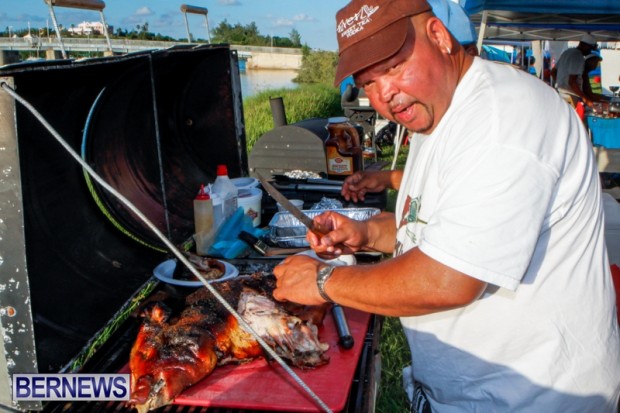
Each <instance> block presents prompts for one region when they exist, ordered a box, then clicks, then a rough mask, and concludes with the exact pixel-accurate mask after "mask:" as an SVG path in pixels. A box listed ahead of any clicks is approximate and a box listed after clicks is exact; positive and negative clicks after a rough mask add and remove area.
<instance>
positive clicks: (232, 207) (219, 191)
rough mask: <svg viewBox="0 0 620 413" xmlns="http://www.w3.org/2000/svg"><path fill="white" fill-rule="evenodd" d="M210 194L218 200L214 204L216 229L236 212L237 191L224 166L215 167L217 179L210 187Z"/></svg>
mask: <svg viewBox="0 0 620 413" xmlns="http://www.w3.org/2000/svg"><path fill="white" fill-rule="evenodd" d="M211 193H212V194H214V195H216V196H217V198H219V199H218V200H217V201H220V200H221V203H220V202H217V201H215V202H214V216H215V226H216V228H218V227H219V226H220V225H221V224H222V223H223V222H224V221H226V219H228V217H230V216H231V215H232V214H234V213H235V211H236V210H237V197H238V194H239V190H238V189H237V187H236V186H235V185H234V184H233V183H232V181H231V180H230V178H229V177H228V169H227V168H226V165H218V166H217V178H215V182H214V183H213V186H212V187H211Z"/></svg>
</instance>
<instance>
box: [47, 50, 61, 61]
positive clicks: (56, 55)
mask: <svg viewBox="0 0 620 413" xmlns="http://www.w3.org/2000/svg"><path fill="white" fill-rule="evenodd" d="M59 59H62V53H61V51H60V50H54V49H47V50H46V51H45V60H59Z"/></svg>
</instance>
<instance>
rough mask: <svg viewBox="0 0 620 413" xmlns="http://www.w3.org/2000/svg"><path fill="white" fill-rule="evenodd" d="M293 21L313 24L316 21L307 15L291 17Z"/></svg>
mask: <svg viewBox="0 0 620 413" xmlns="http://www.w3.org/2000/svg"><path fill="white" fill-rule="evenodd" d="M293 20H295V21H297V22H314V21H316V19H315V18H314V17H312V16H308V15H307V14H298V15H296V16H293Z"/></svg>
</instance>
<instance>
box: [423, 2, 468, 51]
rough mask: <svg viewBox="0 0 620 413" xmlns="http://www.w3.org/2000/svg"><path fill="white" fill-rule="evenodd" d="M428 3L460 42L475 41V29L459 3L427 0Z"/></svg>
mask: <svg viewBox="0 0 620 413" xmlns="http://www.w3.org/2000/svg"><path fill="white" fill-rule="evenodd" d="M428 4H430V6H431V7H432V9H433V14H434V15H435V16H437V18H439V20H441V21H442V22H443V24H444V26H446V28H447V29H448V30H449V31H450V33H452V36H454V38H455V39H456V40H458V42H459V43H460V44H470V43H475V42H476V40H477V37H478V36H477V35H476V29H475V28H474V25H473V23H472V22H471V20H470V19H469V16H468V15H467V13H466V12H465V10H463V8H462V7H461V5H460V4H458V3H456V2H453V1H451V0H428Z"/></svg>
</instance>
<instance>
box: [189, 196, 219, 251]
mask: <svg viewBox="0 0 620 413" xmlns="http://www.w3.org/2000/svg"><path fill="white" fill-rule="evenodd" d="M213 219H214V217H213V202H212V200H211V197H210V196H209V194H208V193H206V192H205V186H204V185H200V191H199V192H198V195H197V196H196V198H195V199H194V230H195V232H196V233H195V235H194V240H195V241H196V254H198V255H207V251H208V250H209V247H211V244H212V243H213V239H214V238H215V226H214V222H213Z"/></svg>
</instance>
